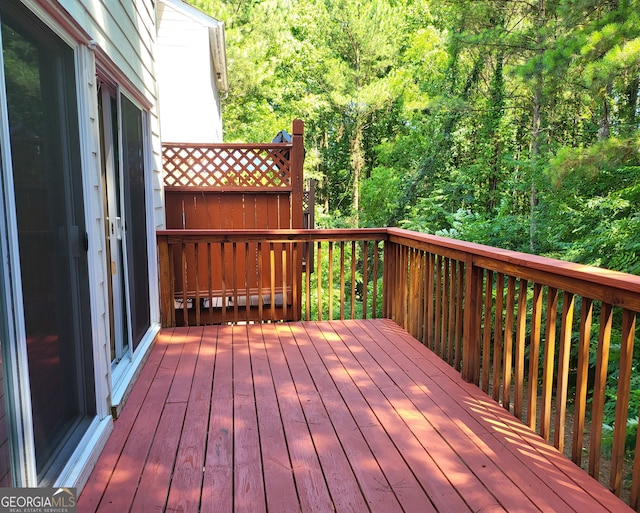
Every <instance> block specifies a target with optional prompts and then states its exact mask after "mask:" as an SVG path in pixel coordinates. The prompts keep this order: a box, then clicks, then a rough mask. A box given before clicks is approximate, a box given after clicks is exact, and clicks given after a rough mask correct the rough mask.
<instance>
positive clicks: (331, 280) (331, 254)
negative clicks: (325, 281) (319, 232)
mask: <svg viewBox="0 0 640 513" xmlns="http://www.w3.org/2000/svg"><path fill="white" fill-rule="evenodd" d="M329 320H330V321H332V320H333V242H332V241H329Z"/></svg>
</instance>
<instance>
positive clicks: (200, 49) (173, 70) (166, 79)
mask: <svg viewBox="0 0 640 513" xmlns="http://www.w3.org/2000/svg"><path fill="white" fill-rule="evenodd" d="M186 8H188V7H186ZM157 9H158V47H157V52H156V55H157V58H156V64H157V78H158V84H159V89H160V119H161V127H162V133H161V135H162V140H163V141H166V142H192V143H215V142H221V141H222V117H221V111H220V95H219V94H218V89H217V85H216V78H215V70H214V67H213V61H212V58H211V46H210V40H209V38H210V31H209V29H210V27H213V26H215V25H217V24H218V23H219V22H217V21H216V20H214V19H213V18H208V17H206V16H204V15H202V16H201V18H202V20H200V19H198V18H197V17H195V16H192V15H190V13H188V12H185V10H184V9H183V8H182V7H180V8H176V7H175V6H174V5H173V2H170V1H163V0H160V1H159V2H158V6H157ZM207 18H208V19H207Z"/></svg>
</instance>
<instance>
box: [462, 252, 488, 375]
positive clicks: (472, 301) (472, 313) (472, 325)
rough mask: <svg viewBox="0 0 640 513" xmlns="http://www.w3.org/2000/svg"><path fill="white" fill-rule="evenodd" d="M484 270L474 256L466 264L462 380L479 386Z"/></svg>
mask: <svg viewBox="0 0 640 513" xmlns="http://www.w3.org/2000/svg"><path fill="white" fill-rule="evenodd" d="M482 276H483V272H482V269H480V268H478V267H476V266H475V265H473V256H472V255H468V256H467V259H466V262H465V283H466V284H467V291H466V295H465V303H464V333H463V337H464V338H463V347H462V361H463V367H462V378H463V379H464V380H466V381H468V382H469V383H475V384H477V383H478V381H479V379H480V327H481V324H482Z"/></svg>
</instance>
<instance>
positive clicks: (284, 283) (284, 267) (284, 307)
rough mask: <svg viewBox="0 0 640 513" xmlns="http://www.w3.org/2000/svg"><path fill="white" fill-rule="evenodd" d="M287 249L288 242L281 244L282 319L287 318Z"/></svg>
mask: <svg viewBox="0 0 640 513" xmlns="http://www.w3.org/2000/svg"><path fill="white" fill-rule="evenodd" d="M288 251H289V246H288V244H282V318H283V320H287V321H288V320H289V305H288V304H287V303H288V302H289V297H288V293H287V285H288V283H287V277H288V273H287V252H288Z"/></svg>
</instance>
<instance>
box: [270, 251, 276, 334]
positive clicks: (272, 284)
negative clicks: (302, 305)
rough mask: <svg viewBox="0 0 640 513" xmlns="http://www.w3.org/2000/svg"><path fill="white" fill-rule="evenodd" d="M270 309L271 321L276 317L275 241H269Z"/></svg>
mask: <svg viewBox="0 0 640 513" xmlns="http://www.w3.org/2000/svg"><path fill="white" fill-rule="evenodd" d="M269 289H270V290H269V295H270V296H271V299H270V302H269V310H270V311H271V315H270V318H271V321H272V322H273V321H275V319H276V250H275V245H274V243H273V242H270V243H269Z"/></svg>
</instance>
